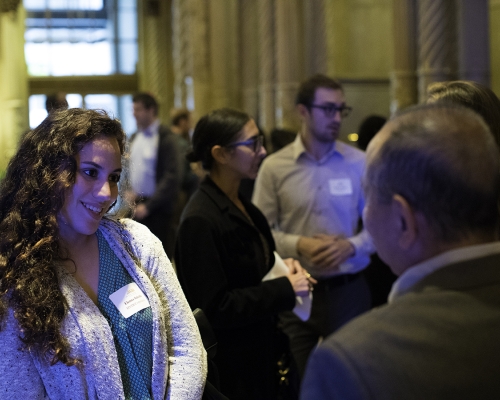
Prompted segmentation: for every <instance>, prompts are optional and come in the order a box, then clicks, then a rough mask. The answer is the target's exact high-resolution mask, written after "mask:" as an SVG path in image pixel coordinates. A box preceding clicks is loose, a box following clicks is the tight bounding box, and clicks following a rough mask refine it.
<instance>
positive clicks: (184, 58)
mask: <svg viewBox="0 0 500 400" xmlns="http://www.w3.org/2000/svg"><path fill="white" fill-rule="evenodd" d="M186 4H187V2H186V1H182V0H173V1H172V17H173V18H172V54H173V69H174V107H177V108H180V107H186V101H187V89H186V84H185V80H186V77H188V76H190V74H189V71H188V62H189V58H190V57H189V52H190V48H189V28H190V23H189V22H190V21H189V14H188V9H187V6H186Z"/></svg>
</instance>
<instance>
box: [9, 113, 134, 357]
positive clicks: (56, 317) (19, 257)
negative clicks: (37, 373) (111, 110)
mask: <svg viewBox="0 0 500 400" xmlns="http://www.w3.org/2000/svg"><path fill="white" fill-rule="evenodd" d="M100 135H104V136H107V137H113V138H116V139H117V141H118V144H119V148H120V153H121V154H122V156H123V154H124V148H125V140H126V137H125V134H124V132H123V130H122V127H121V124H120V122H119V121H118V120H116V119H112V118H110V117H109V116H108V115H107V114H106V112H104V111H95V110H84V109H78V108H73V109H69V110H60V111H54V112H53V113H51V114H50V115H49V116H48V117H47V118H46V119H45V120H44V121H43V122H42V123H41V124H40V125H39V126H38V127H37V128H35V129H33V130H32V131H30V132H28V133H26V134H25V136H24V137H23V138H22V140H21V144H20V147H19V150H18V151H17V153H16V154H15V155H14V157H13V158H12V159H11V161H10V163H9V166H8V168H7V171H6V175H5V178H4V180H3V181H2V182H1V184H0V232H2V235H1V236H0V300H1V301H0V328H1V322H2V321H3V320H4V319H5V318H6V315H7V313H8V312H9V309H10V310H12V311H13V314H14V317H15V318H16V319H17V321H18V324H19V328H20V339H21V340H22V342H23V343H24V345H25V348H26V349H28V350H31V349H33V350H37V351H38V352H40V354H42V355H43V356H46V357H49V358H50V360H51V363H52V364H55V363H57V362H58V361H61V362H62V363H64V364H66V365H68V366H70V365H75V364H77V363H78V362H79V361H78V360H76V359H73V358H72V357H70V346H69V343H68V341H67V340H66V338H65V337H64V336H63V335H62V334H61V332H60V327H61V323H62V320H63V318H64V316H65V315H66V312H67V304H66V301H65V298H64V296H63V295H62V293H61V291H60V289H59V284H58V279H57V274H56V270H55V262H56V261H57V260H58V259H60V258H61V257H62V256H61V249H60V246H59V227H58V223H57V219H56V216H57V214H58V212H59V211H60V210H61V208H62V207H63V205H64V200H65V191H66V190H67V189H68V188H70V187H71V186H72V185H73V183H74V182H75V174H76V169H77V161H76V157H75V156H76V155H77V154H78V152H79V151H80V150H81V149H82V147H83V146H84V145H85V144H86V143H88V142H90V141H92V140H93V139H94V138H96V137H97V136H100Z"/></svg>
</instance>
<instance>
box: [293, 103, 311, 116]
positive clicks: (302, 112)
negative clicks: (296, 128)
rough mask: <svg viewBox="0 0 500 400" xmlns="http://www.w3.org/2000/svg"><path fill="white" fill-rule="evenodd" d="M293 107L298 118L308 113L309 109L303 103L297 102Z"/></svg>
mask: <svg viewBox="0 0 500 400" xmlns="http://www.w3.org/2000/svg"><path fill="white" fill-rule="evenodd" d="M295 109H296V110H297V112H298V113H299V115H300V118H301V119H303V118H306V117H307V116H308V115H309V109H308V108H307V107H306V106H305V105H304V104H297V105H296V106H295Z"/></svg>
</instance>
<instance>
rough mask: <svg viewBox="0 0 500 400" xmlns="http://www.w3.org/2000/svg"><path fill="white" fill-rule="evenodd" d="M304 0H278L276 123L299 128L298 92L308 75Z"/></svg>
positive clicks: (287, 127) (286, 127)
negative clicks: (306, 69)
mask: <svg viewBox="0 0 500 400" xmlns="http://www.w3.org/2000/svg"><path fill="white" fill-rule="evenodd" d="M302 10H303V2H302V0H276V12H275V15H276V42H277V44H276V55H277V60H276V78H277V79H276V126H277V127H279V128H285V129H293V130H295V129H298V127H299V120H298V117H297V114H296V112H295V96H296V94H297V89H298V87H299V85H300V82H301V80H302V79H303V78H304V67H303V65H304V62H303V51H304V50H303V49H304V42H303V38H304V27H303V23H302V19H301V16H302Z"/></svg>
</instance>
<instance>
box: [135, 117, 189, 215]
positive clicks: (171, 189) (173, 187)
mask: <svg viewBox="0 0 500 400" xmlns="http://www.w3.org/2000/svg"><path fill="white" fill-rule="evenodd" d="M158 134H159V140H158V156H157V160H156V191H155V193H154V195H153V196H151V197H150V198H149V199H147V201H146V202H145V204H146V207H147V208H148V211H149V213H150V215H151V214H153V215H154V214H158V213H159V214H172V212H173V210H174V206H175V204H176V202H177V198H178V196H179V188H180V183H181V177H180V171H179V163H178V157H179V150H178V147H177V141H176V139H175V136H174V134H173V133H172V132H171V131H170V129H168V128H167V127H166V126H163V125H160V127H159V129H158ZM136 135H137V133H134V134H133V135H132V136H131V138H130V143H132V142H133V141H134V139H135V137H136Z"/></svg>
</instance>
